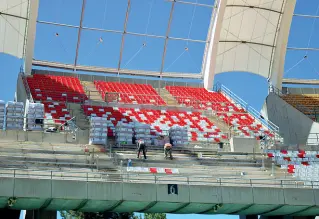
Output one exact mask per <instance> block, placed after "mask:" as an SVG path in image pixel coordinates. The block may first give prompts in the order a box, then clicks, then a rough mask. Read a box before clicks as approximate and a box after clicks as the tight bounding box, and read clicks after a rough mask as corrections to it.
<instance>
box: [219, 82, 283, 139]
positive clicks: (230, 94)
mask: <svg viewBox="0 0 319 219" xmlns="http://www.w3.org/2000/svg"><path fill="white" fill-rule="evenodd" d="M220 91H221V92H222V93H224V95H226V96H228V97H229V98H231V99H232V100H233V101H235V102H236V103H237V104H239V105H240V106H241V107H243V108H244V109H245V110H246V111H247V112H248V113H250V114H251V115H252V116H253V117H254V118H255V119H256V120H258V121H259V122H260V123H262V124H263V125H264V126H266V127H267V128H268V129H269V130H270V131H273V132H275V133H278V132H279V127H278V126H277V125H275V124H274V123H273V122H271V121H270V120H268V119H266V118H265V119H262V115H261V114H260V113H259V112H258V111H257V110H256V109H255V108H253V107H252V106H250V105H249V104H248V103H246V102H245V101H244V100H242V99H241V98H240V97H238V96H237V95H236V94H234V93H233V92H232V91H231V90H229V89H228V88H227V87H225V86H224V85H221V86H220Z"/></svg>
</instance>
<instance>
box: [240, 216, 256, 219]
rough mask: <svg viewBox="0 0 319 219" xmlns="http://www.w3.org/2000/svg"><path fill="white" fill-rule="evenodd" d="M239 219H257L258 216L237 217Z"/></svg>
mask: <svg viewBox="0 0 319 219" xmlns="http://www.w3.org/2000/svg"><path fill="white" fill-rule="evenodd" d="M239 219H258V215H239Z"/></svg>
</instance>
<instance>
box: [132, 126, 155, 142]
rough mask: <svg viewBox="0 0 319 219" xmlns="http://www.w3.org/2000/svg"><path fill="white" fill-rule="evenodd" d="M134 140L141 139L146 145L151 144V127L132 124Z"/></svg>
mask: <svg viewBox="0 0 319 219" xmlns="http://www.w3.org/2000/svg"><path fill="white" fill-rule="evenodd" d="M134 131H135V137H136V139H137V140H138V139H143V140H144V142H145V144H146V145H151V144H152V135H151V126H150V125H147V124H142V123H135V124H134Z"/></svg>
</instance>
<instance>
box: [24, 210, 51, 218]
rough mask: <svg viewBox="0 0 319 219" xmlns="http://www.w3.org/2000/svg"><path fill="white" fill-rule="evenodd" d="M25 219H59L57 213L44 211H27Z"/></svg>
mask: <svg viewBox="0 0 319 219" xmlns="http://www.w3.org/2000/svg"><path fill="white" fill-rule="evenodd" d="M25 219H57V212H56V211H44V210H30V211H27V213H26V216H25Z"/></svg>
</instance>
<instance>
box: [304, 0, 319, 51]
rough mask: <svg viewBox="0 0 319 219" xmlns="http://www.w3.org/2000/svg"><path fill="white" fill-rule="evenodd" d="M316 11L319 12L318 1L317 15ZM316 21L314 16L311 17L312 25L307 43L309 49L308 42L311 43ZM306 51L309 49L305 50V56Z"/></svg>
mask: <svg viewBox="0 0 319 219" xmlns="http://www.w3.org/2000/svg"><path fill="white" fill-rule="evenodd" d="M318 12H319V3H318V6H317V10H316V15H318ZM316 21H317V19H316V18H313V22H312V27H311V32H310V37H309V40H308V45H307V49H309V46H310V43H311V39H312V36H313V32H314V29H315V25H316ZM308 52H309V51H308V50H306V55H305V56H307V55H308Z"/></svg>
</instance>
